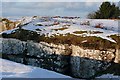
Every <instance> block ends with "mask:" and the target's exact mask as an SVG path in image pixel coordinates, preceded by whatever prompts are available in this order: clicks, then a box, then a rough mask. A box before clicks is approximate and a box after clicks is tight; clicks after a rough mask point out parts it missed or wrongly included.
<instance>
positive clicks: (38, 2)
mask: <svg viewBox="0 0 120 80" xmlns="http://www.w3.org/2000/svg"><path fill="white" fill-rule="evenodd" d="M16 1H17V2H16ZM16 1H15V0H4V1H2V4H1V3H0V7H1V5H2V10H1V12H0V13H2V16H4V17H6V16H34V15H38V16H55V15H60V16H79V17H82V18H85V17H86V15H87V14H88V13H90V12H93V11H96V10H98V7H99V6H100V5H101V3H102V2H103V1H104V0H64V1H63V0H61V1H59V0H56V1H57V2H56V1H55V0H16ZM110 1H114V2H115V1H116V2H117V1H118V0H110Z"/></svg>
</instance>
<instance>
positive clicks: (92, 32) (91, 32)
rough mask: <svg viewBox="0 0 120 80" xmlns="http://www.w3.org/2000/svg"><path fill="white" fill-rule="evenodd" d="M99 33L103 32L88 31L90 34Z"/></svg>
mask: <svg viewBox="0 0 120 80" xmlns="http://www.w3.org/2000/svg"><path fill="white" fill-rule="evenodd" d="M99 33H103V32H100V31H90V34H99Z"/></svg>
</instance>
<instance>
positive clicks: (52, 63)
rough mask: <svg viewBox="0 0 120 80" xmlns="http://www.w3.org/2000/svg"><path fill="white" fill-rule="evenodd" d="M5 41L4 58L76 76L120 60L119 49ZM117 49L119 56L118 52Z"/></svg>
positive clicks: (84, 76) (95, 71) (89, 74)
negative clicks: (104, 49)
mask: <svg viewBox="0 0 120 80" xmlns="http://www.w3.org/2000/svg"><path fill="white" fill-rule="evenodd" d="M1 40H2V42H1V44H2V50H0V51H1V52H0V53H3V58H6V59H10V60H13V61H16V62H20V63H24V64H27V65H33V66H38V67H43V68H46V69H50V70H53V71H57V72H60V73H63V74H67V75H70V76H73V77H79V78H91V77H94V76H96V75H97V74H98V73H101V72H102V71H105V70H107V69H108V68H110V67H111V65H112V63H111V62H114V61H117V62H119V60H118V59H119V56H118V55H119V52H118V51H116V50H108V51H100V50H90V49H84V48H81V47H79V46H75V45H71V46H68V45H67V44H66V45H62V44H59V45H55V44H52V43H51V44H48V43H45V42H40V43H34V42H32V41H27V42H24V41H20V40H16V39H1ZM1 44H0V45H1ZM115 52H117V54H118V55H115V54H114V53H115ZM116 56H117V57H116Z"/></svg>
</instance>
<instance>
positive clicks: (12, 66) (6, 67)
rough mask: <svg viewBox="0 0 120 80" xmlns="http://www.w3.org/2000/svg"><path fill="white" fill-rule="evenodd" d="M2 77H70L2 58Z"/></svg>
mask: <svg viewBox="0 0 120 80" xmlns="http://www.w3.org/2000/svg"><path fill="white" fill-rule="evenodd" d="M0 64H2V65H0V73H2V74H1V75H0V77H5V78H16V77H18V78H70V77H69V76H65V75H62V74H59V73H56V72H53V71H49V70H46V69H42V68H38V67H32V66H27V65H23V64H20V63H16V62H12V61H9V60H5V59H1V58H0Z"/></svg>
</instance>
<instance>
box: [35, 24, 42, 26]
mask: <svg viewBox="0 0 120 80" xmlns="http://www.w3.org/2000/svg"><path fill="white" fill-rule="evenodd" d="M35 26H43V25H42V24H36V25H35Z"/></svg>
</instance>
